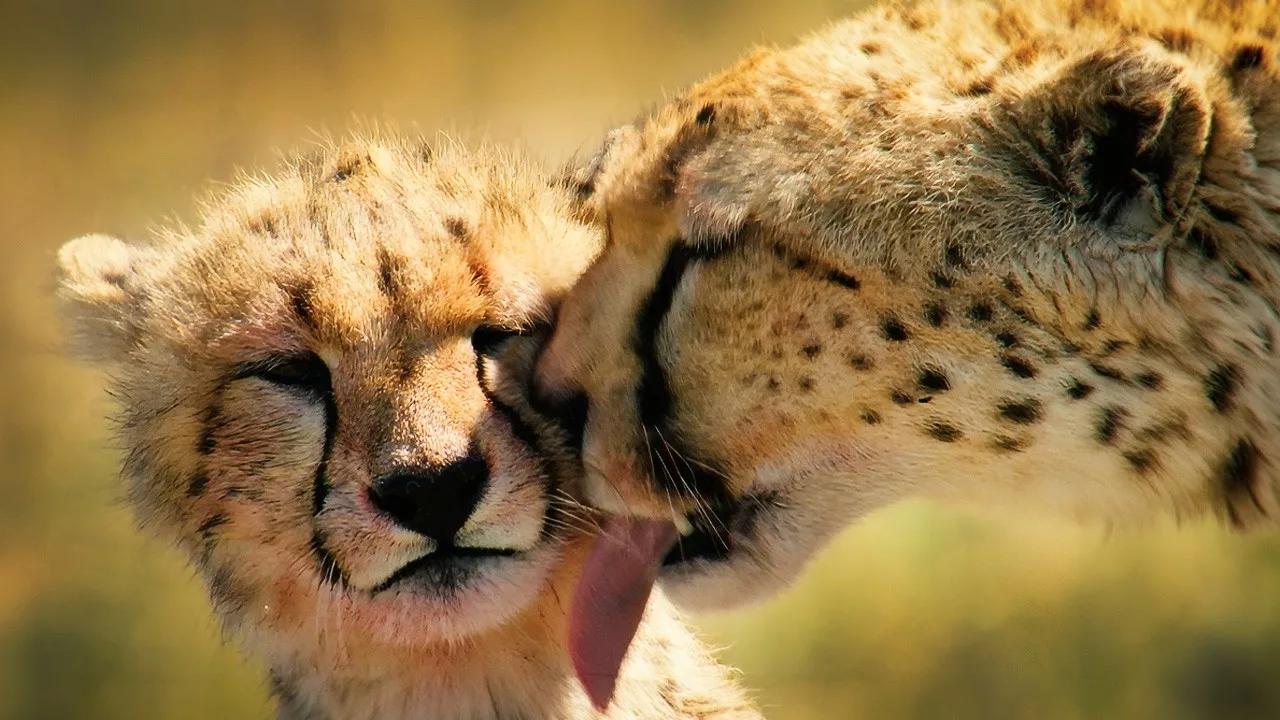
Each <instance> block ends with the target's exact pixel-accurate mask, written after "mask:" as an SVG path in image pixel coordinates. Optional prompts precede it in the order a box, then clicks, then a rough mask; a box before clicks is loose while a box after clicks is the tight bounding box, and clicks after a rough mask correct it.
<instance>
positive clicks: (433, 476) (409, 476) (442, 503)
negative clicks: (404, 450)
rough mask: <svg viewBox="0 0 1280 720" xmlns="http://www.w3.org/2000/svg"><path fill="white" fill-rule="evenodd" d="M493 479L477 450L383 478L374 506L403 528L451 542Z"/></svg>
mask: <svg viewBox="0 0 1280 720" xmlns="http://www.w3.org/2000/svg"><path fill="white" fill-rule="evenodd" d="M488 481H489V466H488V464H487V463H485V461H484V458H483V457H481V456H480V453H479V452H478V451H476V450H475V449H472V451H471V453H470V454H468V455H467V456H466V457H465V458H462V459H461V460H458V461H456V462H453V463H451V464H449V465H445V466H442V467H434V468H414V469H413V470H411V471H400V472H396V473H392V474H391V475H388V476H386V477H382V478H379V479H378V480H376V481H375V482H374V483H373V487H372V488H370V489H369V497H370V499H372V500H373V504H374V506H376V507H377V508H378V509H379V510H381V511H382V512H384V513H386V514H387V515H389V516H391V518H393V519H394V520H395V521H396V523H397V524H399V525H400V526H401V527H404V528H407V529H409V530H412V531H414V532H417V533H421V534H423V535H426V536H427V537H429V538H431V539H432V540H435V541H436V543H437V544H439V545H449V544H450V543H452V542H453V536H454V535H456V534H457V533H458V530H460V529H462V526H463V525H465V524H466V522H467V518H469V517H471V512H472V511H473V510H475V507H476V503H478V502H480V496H481V494H483V493H484V488H485V485H486V484H487V483H488Z"/></svg>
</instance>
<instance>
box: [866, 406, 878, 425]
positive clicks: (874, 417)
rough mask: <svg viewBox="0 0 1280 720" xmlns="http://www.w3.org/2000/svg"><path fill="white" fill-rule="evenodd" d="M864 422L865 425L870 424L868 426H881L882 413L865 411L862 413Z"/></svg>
mask: <svg viewBox="0 0 1280 720" xmlns="http://www.w3.org/2000/svg"><path fill="white" fill-rule="evenodd" d="M862 422H864V423H866V424H868V425H879V424H880V413H878V412H876V411H875V410H863V411H862Z"/></svg>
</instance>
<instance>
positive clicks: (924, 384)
mask: <svg viewBox="0 0 1280 720" xmlns="http://www.w3.org/2000/svg"><path fill="white" fill-rule="evenodd" d="M916 383H917V384H918V385H919V386H920V387H921V388H922V389H924V390H933V391H936V392H946V391H947V390H950V389H951V381H950V380H948V379H947V376H946V374H945V373H943V372H942V371H941V370H938V369H937V368H925V369H924V370H921V371H920V378H919V379H918V380H917V381H916Z"/></svg>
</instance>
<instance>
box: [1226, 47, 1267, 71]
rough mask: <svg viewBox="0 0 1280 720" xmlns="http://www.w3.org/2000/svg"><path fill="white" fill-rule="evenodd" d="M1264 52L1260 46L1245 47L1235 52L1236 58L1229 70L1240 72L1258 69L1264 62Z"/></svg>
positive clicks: (1264, 49)
mask: <svg viewBox="0 0 1280 720" xmlns="http://www.w3.org/2000/svg"><path fill="white" fill-rule="evenodd" d="M1266 52H1267V50H1266V48H1264V47H1262V46H1261V45H1245V46H1244V47H1241V48H1239V49H1238V50H1236V56H1235V58H1234V59H1233V60H1232V61H1231V69H1232V70H1234V71H1235V72H1240V71H1241V70H1252V69H1254V68H1256V67H1260V66H1261V65H1262V63H1263V62H1264V61H1265V60H1266Z"/></svg>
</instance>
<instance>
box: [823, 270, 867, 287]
mask: <svg viewBox="0 0 1280 720" xmlns="http://www.w3.org/2000/svg"><path fill="white" fill-rule="evenodd" d="M827 280H830V281H831V282H833V283H835V284H837V285H839V286H840V287H845V288H849V289H850V290H857V289H858V288H860V287H862V283H860V282H858V278H856V277H854V276H852V275H849V274H848V273H842V272H840V271H839V270H832V271H830V272H828V273H827Z"/></svg>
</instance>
